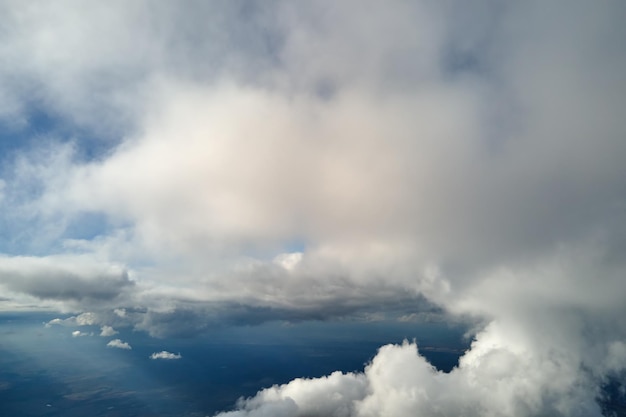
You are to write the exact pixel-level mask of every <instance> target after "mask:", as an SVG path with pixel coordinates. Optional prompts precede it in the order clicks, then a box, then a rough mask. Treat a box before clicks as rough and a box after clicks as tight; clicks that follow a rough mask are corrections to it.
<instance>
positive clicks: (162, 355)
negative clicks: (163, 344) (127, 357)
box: [150, 350, 182, 360]
mask: <svg viewBox="0 0 626 417" xmlns="http://www.w3.org/2000/svg"><path fill="white" fill-rule="evenodd" d="M181 358H182V356H181V354H180V353H172V352H168V351H165V350H162V351H161V352H154V353H153V354H152V355H150V359H153V360H155V359H165V360H175V359H181Z"/></svg>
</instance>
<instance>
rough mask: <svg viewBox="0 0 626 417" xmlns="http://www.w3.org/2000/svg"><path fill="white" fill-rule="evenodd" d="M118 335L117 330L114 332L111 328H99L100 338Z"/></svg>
mask: <svg viewBox="0 0 626 417" xmlns="http://www.w3.org/2000/svg"><path fill="white" fill-rule="evenodd" d="M118 333H119V332H118V331H117V330H115V329H114V328H113V327H111V326H102V327H101V328H100V336H102V337H110V336H114V335H116V334H118Z"/></svg>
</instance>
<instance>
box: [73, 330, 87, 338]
mask: <svg viewBox="0 0 626 417" xmlns="http://www.w3.org/2000/svg"><path fill="white" fill-rule="evenodd" d="M80 336H90V333H85V332H81V331H80V330H74V331H73V332H72V337H80Z"/></svg>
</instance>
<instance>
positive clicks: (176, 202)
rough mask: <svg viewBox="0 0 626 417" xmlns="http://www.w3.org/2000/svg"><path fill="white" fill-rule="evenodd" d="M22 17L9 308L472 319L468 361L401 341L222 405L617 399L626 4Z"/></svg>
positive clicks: (591, 412) (237, 8)
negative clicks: (355, 367) (432, 356)
mask: <svg viewBox="0 0 626 417" xmlns="http://www.w3.org/2000/svg"><path fill="white" fill-rule="evenodd" d="M0 16H3V17H2V21H1V23H0V123H1V124H2V133H0V141H1V150H0V152H1V153H0V155H1V160H0V162H1V165H0V212H1V216H2V222H0V236H1V237H0V296H1V298H0V308H1V309H4V310H12V309H19V310H29V309H33V308H45V309H52V310H56V311H59V312H65V313H72V314H75V316H74V317H72V318H71V319H66V320H70V321H71V320H73V322H72V323H73V324H75V323H77V322H78V321H79V320H78V319H79V318H81V317H82V319H87V318H88V319H89V320H88V321H89V324H90V325H94V324H97V325H99V326H101V329H102V334H101V335H102V336H112V335H114V334H115V330H113V329H119V328H120V327H132V328H134V329H137V330H144V331H147V332H149V333H150V334H152V335H154V336H161V337H162V336H167V335H168V334H174V333H185V334H190V335H193V334H195V333H197V332H199V331H202V330H203V329H207V328H210V327H211V326H215V325H224V324H238V323H258V322H260V321H264V320H272V319H281V320H301V319H335V318H341V317H347V316H355V317H370V316H371V315H377V314H378V315H381V314H382V315H385V316H386V317H388V318H396V317H397V318H398V319H402V318H405V319H406V318H407V317H420V314H423V315H425V316H428V315H439V316H441V315H443V316H445V317H447V318H448V319H450V320H457V319H463V320H467V318H470V319H471V320H472V321H474V322H476V323H481V324H480V325H479V326H478V328H477V330H476V331H477V333H476V335H475V340H474V342H473V344H472V348H471V350H469V351H468V352H467V353H466V354H465V355H464V356H463V357H462V359H461V362H460V364H459V366H458V367H457V368H456V369H455V370H453V371H452V372H451V373H448V374H444V373H440V372H437V371H436V370H435V369H434V368H433V367H432V366H430V365H429V364H428V363H427V362H426V361H425V359H423V357H421V356H420V355H419V352H418V347H417V346H416V345H414V344H411V343H407V344H404V345H402V346H391V345H390V346H385V347H382V348H381V349H380V351H379V353H378V355H377V356H376V357H375V358H374V360H373V362H372V363H371V364H370V365H368V366H367V367H366V369H365V370H364V372H363V373H358V374H341V373H334V374H332V375H329V376H327V377H324V378H320V379H312V380H294V381H292V382H291V383H289V384H287V385H284V386H277V387H272V388H268V389H267V390H264V391H262V392H260V393H259V394H258V395H257V396H256V397H254V398H251V399H247V400H242V401H241V402H240V404H239V405H238V407H239V411H233V412H231V413H225V414H223V415H225V416H226V415H228V416H274V417H279V416H335V417H339V416H341V417H349V416H350V417H352V416H360V417H366V416H368V417H369V416H372V417H373V416H395V417H403V416H409V415H411V416H414V415H420V416H445V415H465V416H599V415H601V410H600V406H599V405H598V403H597V401H596V400H597V397H598V395H599V394H600V388H601V386H602V384H604V383H606V382H607V380H608V378H610V377H615V378H619V377H620V376H623V375H624V370H625V368H626V343H625V341H626V321H625V320H623V318H624V317H626V303H624V294H626V277H625V273H626V260H625V259H624V257H623V254H624V253H625V251H626V181H625V179H626V163H625V159H626V140H625V137H624V134H625V132H626V112H625V109H626V53H625V50H624V45H626V29H625V27H624V24H623V21H624V18H625V17H626V6H625V5H624V3H623V2H619V1H594V2H588V1H567V2H565V1H560V2H550V3H546V2H539V1H526V2H512V1H511V2H508V1H488V0H485V1H481V0H476V1H471V2H468V1H454V0H450V1H441V2H435V1H429V0H424V1H410V2H400V1H398V2H367V4H363V2H351V1H342V2H326V1H319V2H318V1H316V2H297V3H292V2H282V1H270V2H239V1H222V2H200V1H186V2H182V3H180V2H165V1H162V2H161V1H150V2H148V1H145V2H143V1H134V2H126V1H107V2H95V1H94V2H84V1H69V0H68V1H61V2H46V1H30V2H22V1H11V0H3V1H1V2H0ZM85 313H89V315H87V316H84V315H83V314H85ZM82 319H81V320H82ZM49 324H50V325H52V324H69V323H64V321H63V320H59V321H58V322H55V323H52V322H50V323H49ZM78 334H79V335H80V334H82V333H80V332H79V333H78ZM109 346H113V347H118V348H122V349H130V346H129V345H128V344H127V343H124V342H122V341H121V340H119V339H116V340H112V341H111V342H109ZM155 355H157V357H160V358H165V357H166V356H167V355H172V354H169V353H168V352H161V353H157V354H155ZM159 355H161V356H159Z"/></svg>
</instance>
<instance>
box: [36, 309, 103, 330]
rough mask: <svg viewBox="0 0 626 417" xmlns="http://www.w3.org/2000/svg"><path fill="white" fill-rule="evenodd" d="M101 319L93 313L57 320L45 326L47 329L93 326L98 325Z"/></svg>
mask: <svg viewBox="0 0 626 417" xmlns="http://www.w3.org/2000/svg"><path fill="white" fill-rule="evenodd" d="M99 320H100V318H99V317H98V315H97V314H95V313H92V312H86V313H81V314H79V315H77V316H70V317H68V318H66V319H61V318H58V317H57V318H55V319H52V320H50V321H49V322H47V323H46V324H45V326H46V327H52V326H53V325H58V326H93V325H94V324H98V322H99Z"/></svg>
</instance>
